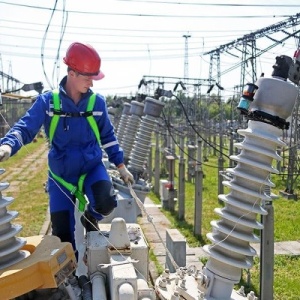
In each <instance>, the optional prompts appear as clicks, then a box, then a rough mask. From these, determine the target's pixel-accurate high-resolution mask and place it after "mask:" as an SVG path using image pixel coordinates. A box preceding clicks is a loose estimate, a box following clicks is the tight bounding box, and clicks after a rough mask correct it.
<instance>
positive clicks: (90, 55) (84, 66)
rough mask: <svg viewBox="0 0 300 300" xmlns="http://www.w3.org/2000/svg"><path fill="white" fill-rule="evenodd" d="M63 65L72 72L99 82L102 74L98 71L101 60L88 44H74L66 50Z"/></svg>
mask: <svg viewBox="0 0 300 300" xmlns="http://www.w3.org/2000/svg"><path fill="white" fill-rule="evenodd" d="M63 61H64V63H65V64H66V65H67V66H69V67H70V68H71V69H72V70H74V71H77V72H78V73H80V74H82V75H86V76H93V79H94V80H100V79H102V78H103V77H104V74H103V73H102V72H101V71H100V66H101V58H100V56H99V54H98V53H97V51H96V50H95V49H94V48H93V47H92V46H90V45H88V44H82V43H78V42H75V43H73V44H71V45H70V47H69V48H68V50H67V53H66V57H64V58H63Z"/></svg>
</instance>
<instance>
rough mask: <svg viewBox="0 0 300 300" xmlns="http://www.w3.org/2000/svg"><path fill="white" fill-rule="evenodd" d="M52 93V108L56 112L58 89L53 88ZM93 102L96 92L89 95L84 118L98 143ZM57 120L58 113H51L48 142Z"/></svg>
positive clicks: (98, 137)
mask: <svg viewBox="0 0 300 300" xmlns="http://www.w3.org/2000/svg"><path fill="white" fill-rule="evenodd" d="M52 94H53V109H54V110H55V111H56V112H60V98H59V93H58V90H53V91H52ZM95 102H96V94H92V95H91V96H90V98H89V101H88V104H87V109H86V112H87V113H89V114H87V117H86V119H87V121H88V122H89V124H90V126H91V128H92V130H93V132H94V134H95V136H96V139H97V141H98V143H99V144H100V133H99V129H98V125H97V122H96V120H95V118H94V116H93V109H94V106H95ZM58 121H59V113H56V114H53V117H52V119H51V122H50V127H49V141H50V144H51V143H52V140H53V137H54V133H55V131H56V127H57V124H58Z"/></svg>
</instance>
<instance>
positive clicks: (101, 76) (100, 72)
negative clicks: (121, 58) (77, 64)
mask: <svg viewBox="0 0 300 300" xmlns="http://www.w3.org/2000/svg"><path fill="white" fill-rule="evenodd" d="M104 77H105V75H104V73H103V72H102V71H99V73H98V75H94V76H92V79H93V80H101V79H103V78H104Z"/></svg>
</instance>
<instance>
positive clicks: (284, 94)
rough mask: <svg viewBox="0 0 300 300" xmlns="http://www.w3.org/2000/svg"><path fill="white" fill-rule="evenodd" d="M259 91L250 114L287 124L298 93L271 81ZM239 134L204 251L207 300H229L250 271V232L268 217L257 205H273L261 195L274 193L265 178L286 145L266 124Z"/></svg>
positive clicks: (256, 123)
mask: <svg viewBox="0 0 300 300" xmlns="http://www.w3.org/2000/svg"><path fill="white" fill-rule="evenodd" d="M257 85H258V86H259V89H258V91H257V93H256V95H255V98H254V102H253V103H252V109H255V111H259V112H266V113H267V114H268V115H270V116H276V117H279V118H281V119H284V120H285V119H286V118H287V117H288V116H289V115H290V114H291V112H292V108H293V106H294V103H295V100H296V98H297V88H296V87H295V86H293V85H292V84H290V83H287V82H286V81H283V80H281V79H275V78H260V79H259V80H258V82H257ZM274 119H275V118H274ZM238 133H239V134H240V135H242V136H244V137H245V138H244V141H243V142H241V143H237V144H235V146H236V147H237V148H239V149H241V152H240V154H239V155H236V156H235V155H234V156H231V157H230V158H231V159H232V160H234V161H236V162H237V166H236V167H235V168H230V169H228V170H227V171H228V172H229V173H231V174H232V176H233V179H232V180H230V181H223V185H224V186H226V187H227V188H229V190H230V192H229V193H228V194H226V195H224V194H221V195H219V199H220V200H222V201H223V202H224V203H225V207H224V208H216V209H215V213H216V214H217V215H219V216H220V217H221V220H219V221H212V222H211V225H212V227H213V232H212V233H209V234H207V237H208V239H209V240H210V241H211V242H212V243H213V244H212V245H206V246H204V247H203V249H204V250H205V251H206V252H207V253H208V254H209V256H210V258H209V260H208V262H207V264H206V266H205V268H204V274H205V275H207V277H209V278H210V281H211V282H212V281H213V284H211V286H210V288H209V289H208V291H207V294H206V296H209V297H210V298H205V299H232V298H231V294H232V290H233V286H234V284H236V283H238V282H239V280H240V278H241V270H242V269H249V268H251V267H252V265H253V257H254V256H255V255H256V251H255V249H254V248H253V247H251V246H250V243H257V242H259V241H260V240H259V238H258V237H257V236H256V235H255V234H254V233H253V231H254V230H255V229H258V230H261V229H263V225H262V224H261V223H260V222H258V221H257V219H258V218H257V214H259V215H266V214H267V211H266V210H265V209H264V208H263V207H262V206H261V203H262V202H263V201H272V200H273V198H272V197H271V196H270V194H269V193H266V192H265V191H266V187H267V188H268V187H269V188H271V187H274V184H273V183H272V182H271V181H270V180H269V176H270V174H271V173H278V171H277V170H276V169H275V168H274V167H273V166H272V162H273V160H277V161H279V160H281V157H280V156H279V155H278V154H277V149H278V147H282V146H284V145H285V143H284V142H282V141H281V139H280V137H281V135H282V130H281V129H279V128H277V127H275V125H273V124H268V122H260V121H256V120H255V121H254V120H251V121H249V122H248V128H247V129H240V130H238Z"/></svg>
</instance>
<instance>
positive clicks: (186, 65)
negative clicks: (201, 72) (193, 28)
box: [182, 34, 191, 79]
mask: <svg viewBox="0 0 300 300" xmlns="http://www.w3.org/2000/svg"><path fill="white" fill-rule="evenodd" d="M182 37H184V39H185V43H184V45H185V47H184V74H183V78H184V79H187V78H189V45H188V38H190V37H191V36H190V35H188V34H184V35H183V36H182Z"/></svg>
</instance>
